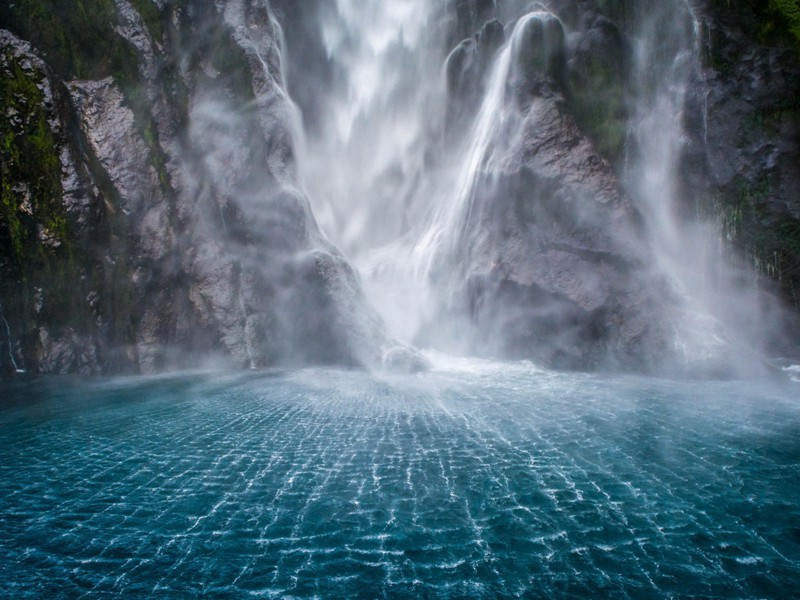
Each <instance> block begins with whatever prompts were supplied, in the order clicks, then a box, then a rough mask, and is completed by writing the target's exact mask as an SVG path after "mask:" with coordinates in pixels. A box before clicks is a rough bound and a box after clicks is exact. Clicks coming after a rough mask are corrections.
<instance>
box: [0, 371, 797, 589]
mask: <svg viewBox="0 0 800 600" xmlns="http://www.w3.org/2000/svg"><path fill="white" fill-rule="evenodd" d="M799 390H800V387H799V386H798V385H797V384H794V383H791V382H789V381H786V382H783V381H758V382H745V383H742V382H728V383H676V382H666V381H658V380H647V379H639V378H607V377H600V376H588V375H574V374H558V373H551V372H544V371H539V370H537V369H535V368H533V367H531V366H529V365H525V364H519V365H492V364H488V363H467V364H461V365H459V364H451V365H450V366H448V367H447V368H446V369H441V370H439V371H436V372H433V373H428V374H424V375H419V376H414V377H403V378H396V379H395V378H388V379H387V378H380V377H375V376H370V375H366V374H362V373H350V372H337V371H321V370H309V371H299V372H290V373H273V374H263V373H262V374H246V375H220V374H216V375H208V374H204V375H198V374H191V375H182V376H172V377H161V378H156V379H118V380H107V381H101V382H91V383H85V382H83V383H80V382H78V381H75V380H61V379H44V380H38V381H28V382H17V383H14V384H5V387H2V388H0V596H3V597H14V598H19V597H37V598H39V597H41V598H45V597H46V598H61V597H70V598H71V597H79V596H81V595H87V596H88V595H91V596H92V597H95V596H97V597H103V596H104V595H106V596H111V595H116V594H118V593H120V592H124V593H125V594H126V595H127V596H129V597H143V598H144V597H147V598H175V597H185V596H197V595H201V594H205V595H206V596H208V597H215V598H226V597H228V598H240V597H249V596H267V597H270V596H273V597H310V596H318V597H326V598H327V597H363V598H375V597H431V598H449V597H470V598H480V597H485V598H490V597H491V598H503V597H576V598H580V597H588V596H594V597H597V596H610V597H619V598H624V597H637V598H640V597H642V598H647V597H654V598H655V597H659V598H660V597H670V596H673V597H685V596H690V595H695V596H700V597H775V598H778V597H788V596H790V595H791V594H794V593H797V590H799V589H800V493H799V492H800V483H799V482H800V478H798V475H800V399H799V398H800V394H798V391H799Z"/></svg>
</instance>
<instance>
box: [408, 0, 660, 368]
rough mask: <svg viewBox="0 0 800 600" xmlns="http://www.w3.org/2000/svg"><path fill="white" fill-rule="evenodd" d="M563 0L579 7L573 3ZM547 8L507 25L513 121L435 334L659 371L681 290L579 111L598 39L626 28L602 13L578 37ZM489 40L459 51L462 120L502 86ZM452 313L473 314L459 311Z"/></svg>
mask: <svg viewBox="0 0 800 600" xmlns="http://www.w3.org/2000/svg"><path fill="white" fill-rule="evenodd" d="M564 4H566V3H564ZM553 5H554V6H560V8H561V9H562V10H561V12H562V13H564V14H565V15H567V16H568V15H569V10H568V9H569V8H570V7H572V6H571V5H570V6H561V5H558V4H557V3H553ZM536 8H538V11H534V12H533V14H531V15H530V16H529V17H527V18H525V19H523V20H522V21H520V23H519V24H517V25H516V28H515V30H514V32H513V33H511V31H509V30H508V29H507V30H506V32H505V36H506V38H507V39H510V40H511V42H510V44H511V46H510V49H509V52H510V57H509V60H510V65H509V68H508V73H507V75H506V78H507V80H506V81H505V82H502V85H503V87H504V90H505V91H504V92H502V93H501V96H499V97H498V98H501V99H500V104H501V105H500V106H498V107H496V108H492V109H491V111H492V112H493V113H494V112H499V113H502V117H500V118H499V120H498V122H499V123H502V125H501V126H500V128H499V129H498V130H497V131H496V132H494V133H492V134H491V136H492V137H491V139H490V140H489V143H488V145H487V149H486V150H485V156H487V157H489V158H486V159H484V160H486V161H487V164H486V166H484V167H482V169H481V171H480V173H479V175H478V177H477V180H476V181H475V184H474V189H473V190H472V191H471V193H470V194H469V204H468V207H467V208H466V209H465V211H464V212H465V213H466V215H467V217H466V222H465V223H464V225H463V232H462V233H461V234H460V237H459V239H460V240H461V242H460V244H459V245H460V247H461V250H460V251H458V252H456V253H455V254H454V256H452V257H451V259H450V260H451V262H445V263H443V266H442V271H443V273H444V272H447V271H448V270H450V269H453V270H454V271H455V272H456V273H458V275H457V276H456V277H455V279H456V282H455V283H454V284H453V288H452V290H451V291H452V293H451V294H450V295H449V301H448V302H446V304H445V305H443V306H442V309H441V310H442V313H441V314H442V315H443V316H442V317H441V318H438V319H434V322H433V323H431V325H430V327H428V328H426V335H429V336H431V339H435V338H442V339H453V340H456V342H455V343H456V345H458V346H460V348H459V349H460V350H462V351H463V350H464V348H466V349H467V351H469V352H475V353H477V354H482V355H485V356H503V357H510V358H528V359H533V360H536V361H537V362H539V363H542V364H547V365H551V366H555V367H558V368H569V369H594V368H613V369H618V368H623V369H624V368H628V369H635V370H648V369H651V368H654V361H655V358H656V357H657V356H665V355H666V354H668V350H667V349H666V348H667V346H668V345H669V342H668V340H669V331H668V330H667V327H666V323H667V322H668V320H667V317H668V315H667V312H668V310H669V308H668V307H669V305H670V302H669V294H668V293H667V292H666V291H665V290H666V286H663V285H662V284H660V283H659V282H658V280H657V278H656V277H655V276H654V275H652V274H651V273H650V267H649V265H650V264H651V263H652V257H649V256H645V255H642V252H643V249H644V248H647V244H646V243H644V241H643V240H642V228H641V222H640V216H639V215H638V213H637V211H636V210H635V208H634V207H633V204H632V202H631V200H630V198H629V197H628V196H627V194H626V193H625V191H624V190H623V189H622V187H621V184H620V182H619V180H618V178H617V175H616V174H615V172H614V170H613V168H612V166H611V165H610V163H609V162H608V161H607V160H606V159H605V158H604V157H603V156H602V155H601V154H600V153H598V151H597V149H596V148H597V146H596V142H595V141H594V140H592V139H591V138H590V137H588V136H587V135H586V133H585V131H584V130H582V128H581V127H580V126H579V124H578V123H577V122H576V119H575V117H574V116H573V115H574V111H575V107H576V99H575V92H576V90H575V87H576V86H577V85H583V84H584V83H585V79H584V80H581V79H580V77H579V76H580V75H581V74H584V73H586V71H585V69H584V67H585V64H586V61H587V60H588V59H589V54H590V48H592V47H594V46H597V45H602V44H607V45H612V46H614V45H615V44H616V43H618V42H620V39H621V38H620V36H619V32H618V31H617V30H616V28H614V27H613V26H611V27H607V26H606V23H605V22H604V21H603V20H602V16H601V15H599V13H597V12H596V11H595V13H594V14H595V17H594V18H592V19H588V18H586V19H585V21H586V22H585V23H577V24H575V23H573V25H574V26H576V27H583V28H584V29H583V30H582V31H581V30H579V31H578V32H577V33H576V32H575V30H574V29H573V30H572V31H573V34H572V37H571V39H569V40H568V36H567V34H566V32H565V29H564V24H563V23H564V22H565V21H567V19H566V17H565V18H564V20H563V21H562V19H561V18H558V17H557V16H556V15H555V14H553V13H550V12H548V11H547V10H546V9H545V8H544V6H543V5H541V4H538V5H537V6H536ZM573 8H574V7H573ZM559 14H561V13H559ZM576 14H577V13H576ZM483 39H484V34H483V32H481V33H480V34H479V35H477V36H476V37H475V38H471V39H468V40H465V41H464V42H462V43H461V44H460V45H459V46H457V47H456V49H455V50H453V52H452V53H451V55H450V57H449V59H448V65H447V66H448V71H447V74H448V84H449V87H448V90H449V93H450V103H451V106H450V107H448V108H449V110H450V112H451V113H452V115H455V116H454V118H453V122H452V123H450V124H449V125H450V128H451V130H452V131H455V132H458V131H464V130H465V128H466V129H468V128H467V127H466V126H465V124H464V123H465V122H466V121H467V120H468V119H469V118H470V115H473V114H475V112H476V110H479V109H480V106H479V105H478V106H477V108H476V100H475V98H476V97H478V98H486V94H487V93H491V92H489V91H487V90H486V86H487V85H488V82H487V78H488V74H487V72H486V70H485V69H483V70H481V66H482V64H484V63H485V61H482V60H481V55H482V54H481V53H482V52H486V53H490V52H492V50H490V49H488V48H486V47H482V40H483ZM587 40H589V41H587ZM591 40H594V41H591ZM590 42H591V43H590ZM620 55H621V52H618V53H617V54H616V55H615V56H616V57H617V58H618V59H620V60H621V56H620ZM492 56H493V57H494V56H495V55H494V54H493V55H492ZM496 60H500V59H496ZM609 60H614V56H612V57H611V58H610V59H609ZM495 64H497V63H495ZM582 69H583V70H582ZM589 75H590V74H589ZM589 75H587V77H588V76H589ZM497 76H498V74H497V73H493V74H492V77H493V78H496V77H497ZM476 80H477V81H478V82H480V83H479V85H480V88H479V91H478V92H476V91H475V90H474V89H473V88H470V85H473V86H475V83H474V82H475V81H476ZM495 83H496V82H495ZM579 91H581V92H585V91H587V90H586V89H581V90H579ZM509 94H513V97H514V99H515V101H513V102H510V101H509V96H508V95H509ZM465 106H466V107H468V109H464V107H465ZM486 108H487V107H484V109H486ZM479 118H480V117H479ZM459 119H461V122H459ZM442 276H444V275H443V274H442ZM452 314H461V315H463V320H461V321H459V320H456V321H455V322H452V321H450V322H449V321H448V319H447V318H446V317H445V316H444V315H452ZM422 342H423V343H424V342H425V340H422Z"/></svg>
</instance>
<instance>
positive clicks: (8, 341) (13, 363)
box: [0, 304, 25, 374]
mask: <svg viewBox="0 0 800 600" xmlns="http://www.w3.org/2000/svg"><path fill="white" fill-rule="evenodd" d="M0 319H2V320H3V325H4V328H5V331H4V333H5V338H6V344H7V345H8V358H9V360H10V362H11V367H12V368H13V369H14V372H15V373H17V374H22V373H24V372H25V370H24V369H20V368H19V366H18V365H17V360H16V359H15V358H14V342H13V341H12V338H11V327H10V326H9V324H8V321H7V320H6V317H5V315H4V314H3V305H2V304H0Z"/></svg>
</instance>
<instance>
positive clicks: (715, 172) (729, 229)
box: [684, 2, 800, 310]
mask: <svg viewBox="0 0 800 600" xmlns="http://www.w3.org/2000/svg"><path fill="white" fill-rule="evenodd" d="M701 6H702V8H703V17H704V22H705V24H706V27H707V31H706V33H705V35H706V48H705V55H704V69H703V72H702V73H701V75H700V78H699V80H698V81H697V82H696V85H695V87H694V89H693V97H692V103H691V106H690V107H689V108H690V111H689V113H688V114H689V119H691V120H692V121H691V122H690V124H689V126H688V127H687V130H688V131H690V132H692V133H694V134H695V135H694V136H693V137H692V140H691V142H692V143H691V145H690V146H689V148H688V151H687V154H686V156H685V158H684V163H685V165H686V169H685V173H686V175H687V177H686V182H685V186H686V188H687V190H688V192H691V191H695V190H697V189H702V190H703V191H704V192H705V194H706V195H707V196H708V197H709V198H710V199H711V202H709V203H708V204H707V205H703V206H701V210H703V211H704V212H706V213H711V214H717V215H719V219H720V221H721V223H722V227H723V230H724V233H725V235H726V237H727V239H728V240H729V241H730V242H732V246H733V247H734V248H735V249H736V250H737V251H738V252H740V253H741V254H743V256H744V259H745V262H746V264H745V268H747V269H753V268H755V270H756V272H757V274H758V276H760V277H761V279H762V281H763V282H764V284H765V285H766V286H768V287H769V286H771V285H772V282H773V281H775V282H776V285H775V287H776V288H777V289H779V291H780V293H781V295H782V296H783V297H784V298H786V299H787V300H788V302H789V303H790V304H791V305H792V306H793V307H794V308H795V310H797V309H800V197H799V196H798V193H797V190H798V189H800V58H798V51H797V50H796V49H795V48H791V47H787V46H786V45H783V44H780V45H778V46H776V45H763V44H761V43H759V41H758V39H757V38H756V34H755V32H754V31H753V28H754V27H755V26H757V22H756V23H754V22H753V18H752V15H751V14H750V13H749V12H748V11H749V7H747V6H743V8H742V9H741V10H742V12H741V13H740V12H737V11H736V10H725V8H724V7H723V6H720V5H719V3H716V2H704V3H702V5H701ZM688 192H687V197H696V196H697V194H696V192H695V193H694V194H690V193H688Z"/></svg>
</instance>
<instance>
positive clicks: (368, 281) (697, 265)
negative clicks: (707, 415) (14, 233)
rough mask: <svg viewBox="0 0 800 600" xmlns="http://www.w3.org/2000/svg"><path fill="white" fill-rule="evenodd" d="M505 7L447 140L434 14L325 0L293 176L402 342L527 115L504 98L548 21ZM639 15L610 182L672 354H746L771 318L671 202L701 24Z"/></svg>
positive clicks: (681, 13) (426, 309)
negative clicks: (324, 69) (629, 217)
mask: <svg viewBox="0 0 800 600" xmlns="http://www.w3.org/2000/svg"><path fill="white" fill-rule="evenodd" d="M504 6H505V7H506V8H505V10H500V13H504V14H506V15H516V16H512V17H510V18H509V22H508V23H507V26H506V36H505V38H506V41H505V43H504V44H503V45H502V47H500V48H499V49H498V50H497V52H496V54H495V56H494V57H493V59H492V62H491V65H490V68H488V69H487V75H486V76H485V79H486V81H485V84H484V85H483V86H482V99H481V101H480V102H479V103H478V104H477V105H476V107H475V109H474V116H473V117H472V118H471V119H467V120H466V121H465V122H463V123H460V124H459V127H460V131H459V132H457V133H456V134H455V135H453V134H452V132H450V133H448V131H447V130H446V129H447V125H446V122H447V114H448V101H449V100H448V95H447V90H446V85H447V83H446V80H445V79H446V78H445V73H444V56H445V55H446V49H445V43H446V42H445V38H446V28H445V27H443V26H441V19H442V13H441V10H439V8H441V7H439V8H437V7H438V5H437V3H431V2H422V1H416V0H405V1H400V0H398V1H394V2H380V3H366V4H365V3H360V2H355V1H354V0H337V1H336V2H335V8H333V9H331V10H327V11H325V12H323V13H321V16H320V18H321V19H322V23H321V31H322V36H323V39H324V44H325V49H326V51H327V53H328V57H329V60H330V61H331V62H332V63H333V64H334V65H335V67H334V68H335V73H336V77H337V84H336V85H335V86H334V87H333V89H330V90H326V91H325V97H324V99H323V101H322V104H321V106H322V108H321V109H320V110H319V114H317V115H315V121H316V122H318V123H321V125H318V127H316V128H315V130H314V131H309V132H307V133H306V135H305V136H304V137H303V139H302V140H301V143H299V144H298V146H299V148H300V149H301V150H300V152H299V162H300V166H301V173H302V178H303V181H304V183H305V185H306V186H307V188H308V190H309V193H310V196H311V200H312V203H313V205H314V212H315V215H316V216H317V218H318V220H319V222H320V224H321V227H322V229H323V231H324V232H325V233H326V234H327V235H328V237H329V238H330V239H331V240H333V241H334V243H336V244H337V245H339V247H340V248H341V249H342V250H343V251H344V252H345V253H346V255H347V256H348V258H349V259H350V260H351V261H352V262H353V264H354V265H355V266H356V267H357V268H358V269H359V271H360V272H361V275H362V277H363V280H364V285H365V288H366V291H367V293H368V296H369V298H370V300H371V301H372V304H373V305H374V306H375V307H376V308H377V310H378V311H379V312H380V314H381V316H382V317H383V319H384V321H385V322H386V323H387V324H388V326H389V328H390V330H391V332H392V333H393V334H394V335H395V336H396V337H398V338H400V339H402V340H403V341H405V342H408V343H414V342H415V341H418V339H419V334H420V329H421V328H423V327H425V326H426V323H429V322H430V321H431V319H435V318H436V316H435V315H434V308H433V307H434V306H438V305H439V304H440V303H441V300H442V297H446V296H447V295H448V293H449V285H450V284H451V283H452V281H453V278H458V277H460V274H459V273H458V272H457V269H455V268H454V266H453V265H454V264H455V262H456V261H455V259H454V256H455V255H456V254H457V253H458V252H463V251H464V248H468V247H469V246H470V244H471V240H467V239H464V238H463V233H464V228H465V224H466V222H467V221H468V220H469V219H470V212H469V211H470V210H471V209H472V207H473V205H474V204H475V202H474V196H475V194H477V193H480V191H481V188H480V185H479V184H480V183H481V182H483V183H485V181H486V180H491V178H492V177H493V176H494V174H496V173H498V172H500V171H501V170H502V169H503V168H504V165H503V161H504V160H507V158H506V153H505V150H506V149H507V148H512V147H514V145H515V144H516V141H515V139H514V138H515V136H519V135H521V131H522V120H523V118H524V114H522V113H521V112H520V109H519V107H518V106H517V103H516V101H515V98H514V94H513V93H512V87H513V83H514V80H515V77H516V74H515V73H514V69H515V68H518V67H516V66H515V60H514V56H515V53H516V52H518V50H516V48H515V47H516V46H517V45H518V44H519V43H520V40H519V39H518V38H519V37H520V36H521V35H522V33H523V32H524V30H525V26H526V23H527V22H528V21H530V20H532V19H555V17H554V16H553V15H552V14H550V13H549V12H547V11H546V10H545V9H544V8H543V7H542V6H541V5H539V4H534V5H532V8H531V7H529V8H528V9H524V8H523V9H520V10H521V12H520V11H516V10H513V8H514V7H516V4H515V3H513V2H510V3H507V4H506V5H504ZM643 6H645V5H643ZM501 8H502V7H501ZM526 10H527V12H526ZM635 12H636V13H637V14H638V17H637V19H636V23H635V26H634V28H635V37H634V39H633V47H634V68H633V70H632V74H631V79H632V81H631V82H630V85H629V88H630V90H631V92H630V96H631V97H630V99H629V103H630V104H631V105H632V106H633V110H632V111H631V112H632V117H631V119H630V122H629V130H630V131H629V135H628V139H629V140H630V144H629V145H631V146H634V147H635V150H634V151H630V152H629V154H630V159H629V161H628V165H627V167H626V169H625V170H624V172H623V173H622V174H621V176H622V180H623V183H624V184H625V186H626V188H627V190H628V192H629V193H630V194H631V195H632V196H633V197H634V199H635V201H636V204H637V207H638V209H639V210H640V211H641V213H642V214H643V215H644V217H645V221H646V226H647V231H648V234H647V242H646V243H648V244H650V246H651V249H652V250H653V255H654V256H655V264H654V265H653V268H654V270H655V271H656V272H657V273H658V274H659V277H663V278H665V279H666V280H667V281H668V285H669V287H670V288H671V290H672V292H673V293H674V294H675V296H676V297H677V298H678V299H679V303H680V304H681V305H682V306H681V309H680V315H681V317H680V318H679V319H676V320H675V322H674V323H673V327H674V329H675V331H674V344H675V345H676V346H679V347H680V351H679V352H680V353H682V354H683V355H684V357H685V360H686V362H687V363H694V362H696V363H702V362H703V361H705V360H710V359H712V357H714V356H717V357H718V356H720V355H725V354H726V352H729V349H730V348H732V347H737V348H740V349H741V348H748V349H749V350H746V351H745V352H744V355H745V356H748V357H749V352H751V351H753V352H757V351H759V350H760V347H759V344H760V339H761V338H762V337H763V331H764V330H766V329H767V328H768V323H770V322H771V319H770V318H769V317H768V316H765V310H767V309H765V308H764V306H762V304H761V302H762V300H763V298H762V297H761V296H759V292H758V290H757V287H756V285H755V284H754V282H753V281H752V280H751V281H746V280H745V278H743V277H742V276H741V273H740V272H738V271H736V270H735V269H732V268H730V267H729V266H728V265H727V264H726V263H725V259H724V257H723V251H722V244H721V241H720V233H719V231H718V228H716V227H715V224H713V223H706V222H699V221H696V220H695V221H692V220H688V219H686V218H685V217H684V216H681V215H682V214H685V210H684V209H683V208H682V207H685V206H686V205H688V204H690V203H691V202H692V201H694V199H693V198H686V197H682V194H684V195H685V192H684V191H683V190H680V189H679V187H678V181H679V169H680V168H681V165H680V160H681V156H682V151H683V148H684V146H685V145H686V143H687V136H686V134H685V132H684V122H685V119H684V112H685V110H686V108H685V107H686V99H687V94H688V89H689V86H690V85H691V84H692V83H693V82H696V81H697V80H699V77H698V73H699V71H700V69H701V65H700V59H699V55H700V44H699V36H700V30H701V27H700V24H699V21H698V18H697V17H696V15H695V14H694V12H693V10H692V8H691V6H690V4H689V3H686V2H683V1H677V0H676V1H674V2H665V3H648V4H647V5H646V7H645V8H641V9H640V10H637V11H635ZM436 57H439V58H438V59H437V58H436ZM288 68H289V69H292V68H293V66H292V65H291V64H289V67H288ZM298 68H300V67H298ZM703 121H704V122H705V119H703ZM484 187H485V186H484ZM699 193H700V192H698V194H699ZM598 226H599V225H598ZM427 341H428V342H430V340H427ZM434 344H435V341H434ZM739 352H740V351H739V350H737V352H735V353H730V352H729V353H730V354H731V355H733V354H737V353H739ZM731 360H733V359H731ZM746 360H751V359H750V358H747V359H746Z"/></svg>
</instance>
